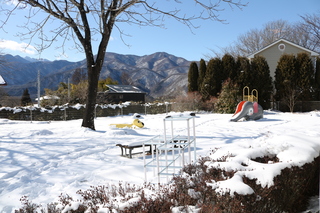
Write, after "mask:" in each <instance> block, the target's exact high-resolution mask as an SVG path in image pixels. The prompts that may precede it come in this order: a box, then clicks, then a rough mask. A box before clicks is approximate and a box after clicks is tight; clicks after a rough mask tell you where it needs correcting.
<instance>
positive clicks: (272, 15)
mask: <svg viewBox="0 0 320 213" xmlns="http://www.w3.org/2000/svg"><path fill="white" fill-rule="evenodd" d="M183 1H187V0H183ZM189 1H191V0H189ZM213 1H215V0H213ZM242 2H243V3H246V2H248V5H247V6H246V7H244V8H243V9H242V10H239V9H238V8H230V7H229V6H228V5H226V4H222V5H221V6H222V7H223V8H224V9H225V10H224V11H220V12H219V13H218V14H219V18H221V19H225V20H226V22H227V24H223V23H220V22H217V21H210V20H207V21H198V22H197V23H196V25H200V28H197V29H193V32H191V31H190V29H189V28H188V27H187V26H185V25H183V24H181V23H179V22H177V21H175V20H173V19H170V18H168V19H166V21H165V27H166V28H165V29H163V28H156V27H137V26H130V25H127V24H121V25H120V27H121V29H122V30H123V31H124V33H126V34H129V35H130V37H126V36H125V37H124V41H125V42H126V44H127V45H126V44H124V43H123V41H122V40H121V38H120V36H119V33H118V31H117V30H116V29H114V31H113V33H112V40H111V41H110V42H109V45H108V48H107V52H115V53H119V54H133V55H139V56H142V55H148V54H152V53H155V52H167V53H169V54H173V55H176V56H179V57H183V58H185V59H187V60H190V61H199V60H200V59H201V58H205V55H206V54H210V53H212V52H211V50H210V49H214V50H217V51H218V50H219V48H220V47H226V46H229V45H230V44H232V43H233V42H235V41H236V40H237V37H238V36H239V35H241V34H244V33H246V32H248V31H249V30H251V29H255V28H258V29H260V28H262V27H263V25H264V24H266V23H268V22H270V21H276V20H279V19H282V20H286V21H288V22H289V23H295V22H297V21H300V20H301V18H300V17H299V15H305V14H313V13H317V12H320V1H319V0H268V1H267V0H247V1H245V0H242ZM169 3H170V1H166V2H164V3H163V5H165V4H169ZM183 9H184V10H185V11H192V9H194V7H193V5H192V4H190V5H187V6H185V7H184V8H183ZM19 15H20V16H19ZM5 18H6V17H5V16H4V15H3V14H2V15H0V19H1V20H4V19H5ZM22 19H23V16H22V13H21V11H20V12H19V13H16V15H15V16H14V17H12V18H11V20H10V22H9V24H8V25H6V26H5V30H6V31H2V30H1V31H0V35H1V36H0V52H1V53H2V54H12V55H20V56H22V57H25V56H29V57H32V58H40V57H41V58H46V59H49V60H57V59H63V60H69V61H80V60H83V59H84V58H85V56H84V53H81V52H78V51H76V50H72V49H71V48H69V46H68V44H67V45H66V46H65V47H66V48H65V49H66V50H67V51H66V52H65V55H61V53H62V51H61V49H56V48H55V47H56V45H55V44H53V46H52V47H51V48H50V49H47V50H45V51H43V52H42V53H41V55H39V54H38V53H37V51H35V50H34V49H33V48H32V45H34V44H33V43H31V44H30V46H29V48H27V49H26V50H25V49H23V48H21V46H23V45H26V43H28V41H27V40H21V39H20V38H18V37H15V36H14V35H15V34H16V32H17V31H19V30H21V29H20V28H18V27H17V25H19V24H22V23H23V22H18V21H17V20H22ZM59 42H61V41H59ZM128 45H129V46H128ZM70 47H71V44H70Z"/></svg>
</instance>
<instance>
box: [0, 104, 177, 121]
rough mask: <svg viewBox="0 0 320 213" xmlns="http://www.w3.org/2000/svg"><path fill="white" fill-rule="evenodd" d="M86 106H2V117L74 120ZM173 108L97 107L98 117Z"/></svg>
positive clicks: (150, 106) (162, 106) (164, 110)
mask: <svg viewBox="0 0 320 213" xmlns="http://www.w3.org/2000/svg"><path fill="white" fill-rule="evenodd" d="M84 109H85V106H84V105H75V106H55V107H46V108H38V107H34V106H28V107H14V108H10V107H2V108H0V118H7V119H10V120H31V121H32V120H34V121H54V120H73V119H81V118H82V117H83V113H84ZM171 110H172V104H171V103H158V104H116V105H97V106H96V108H95V116H96V117H107V116H116V115H129V114H134V113H138V114H158V113H166V112H169V111H171Z"/></svg>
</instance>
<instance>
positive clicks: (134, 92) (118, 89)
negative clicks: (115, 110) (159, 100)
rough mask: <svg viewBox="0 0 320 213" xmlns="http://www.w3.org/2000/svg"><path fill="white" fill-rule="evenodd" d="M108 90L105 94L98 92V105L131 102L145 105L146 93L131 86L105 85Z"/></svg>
mask: <svg viewBox="0 0 320 213" xmlns="http://www.w3.org/2000/svg"><path fill="white" fill-rule="evenodd" d="M107 87H108V88H109V89H108V90H107V91H105V92H99V93H98V96H97V103H98V104H110V103H113V104H118V103H121V102H126V101H132V102H141V103H145V100H146V93H145V92H143V91H142V90H140V89H139V88H137V87H135V86H131V85H107Z"/></svg>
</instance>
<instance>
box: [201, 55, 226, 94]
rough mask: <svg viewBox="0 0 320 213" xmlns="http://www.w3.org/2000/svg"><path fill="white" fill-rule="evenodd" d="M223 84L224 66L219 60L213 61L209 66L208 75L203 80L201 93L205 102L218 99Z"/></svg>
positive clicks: (214, 59)
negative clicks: (214, 98) (212, 98)
mask: <svg viewBox="0 0 320 213" xmlns="http://www.w3.org/2000/svg"><path fill="white" fill-rule="evenodd" d="M221 84H222V64H221V60H220V59H219V58H213V59H211V60H210V61H209V62H208V64H207V70H206V75H205V78H204V80H203V84H202V88H201V93H202V97H203V99H204V100H208V99H210V97H212V96H214V97H217V95H218V93H220V90H221Z"/></svg>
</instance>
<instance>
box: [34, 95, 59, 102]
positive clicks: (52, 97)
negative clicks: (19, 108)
mask: <svg viewBox="0 0 320 213" xmlns="http://www.w3.org/2000/svg"><path fill="white" fill-rule="evenodd" d="M52 99H54V100H58V99H60V98H59V97H58V96H55V95H45V96H41V97H40V101H43V100H52ZM37 100H38V98H36V101H37Z"/></svg>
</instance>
